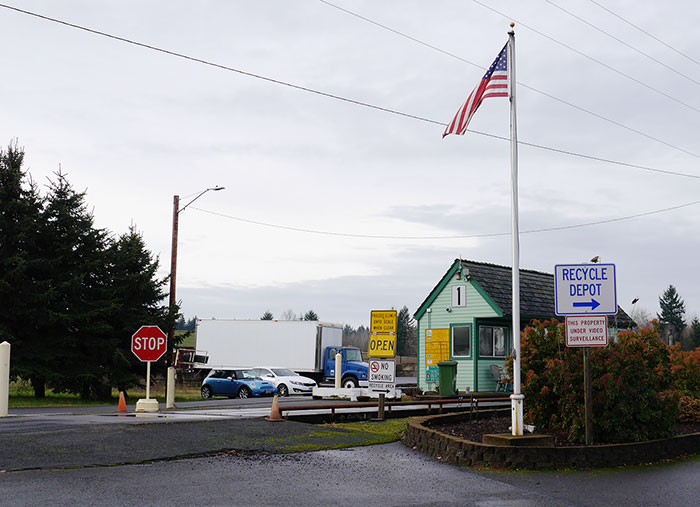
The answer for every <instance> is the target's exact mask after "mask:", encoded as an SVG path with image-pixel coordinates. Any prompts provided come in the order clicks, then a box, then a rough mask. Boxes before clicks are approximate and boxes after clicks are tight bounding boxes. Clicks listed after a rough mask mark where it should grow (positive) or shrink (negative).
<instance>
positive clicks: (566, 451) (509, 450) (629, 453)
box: [403, 413, 700, 470]
mask: <svg viewBox="0 0 700 507" xmlns="http://www.w3.org/2000/svg"><path fill="white" fill-rule="evenodd" d="M486 416H488V414H484V415H482V417H486ZM467 418H469V414H465V413H461V414H447V415H433V416H425V417H417V418H413V419H411V420H409V422H408V427H407V429H406V436H405V438H404V440H403V443H404V444H405V445H407V446H409V447H412V448H414V449H416V450H419V451H422V452H424V453H426V454H430V455H432V456H435V457H436V458H438V459H440V460H442V461H446V462H448V463H453V464H456V465H466V466H475V467H495V468H517V469H530V470H556V469H565V468H578V469H588V468H603V467H618V466H633V465H640V464H644V463H654V462H659V461H663V460H669V459H675V458H679V457H681V456H685V455H691V454H700V433H693V434H690V435H681V436H676V437H671V438H665V439H660V440H651V441H648V442H637V443H627V444H606V445H592V446H566V447H506V446H495V445H488V444H482V443H478V442H471V441H469V440H464V439H461V438H457V437H454V436H451V435H447V434H445V433H440V432H438V431H435V430H433V429H431V428H430V427H429V424H430V423H431V422H440V423H449V422H451V421H455V422H456V421H462V420H464V419H467Z"/></svg>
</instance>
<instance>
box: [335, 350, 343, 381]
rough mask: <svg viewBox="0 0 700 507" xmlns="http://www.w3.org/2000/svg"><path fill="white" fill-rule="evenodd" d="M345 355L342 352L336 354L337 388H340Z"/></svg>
mask: <svg viewBox="0 0 700 507" xmlns="http://www.w3.org/2000/svg"><path fill="white" fill-rule="evenodd" d="M342 370H343V356H342V355H340V353H338V354H336V355H335V388H336V389H340V380H341V378H340V377H341V375H342V373H343V371H342Z"/></svg>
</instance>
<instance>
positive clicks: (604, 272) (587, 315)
mask: <svg viewBox="0 0 700 507" xmlns="http://www.w3.org/2000/svg"><path fill="white" fill-rule="evenodd" d="M554 297H555V300H556V305H555V310H554V311H555V313H556V314H557V315H565V316H566V346H567V347H583V397H584V418H585V424H586V445H591V444H592V443H593V387H592V380H591V360H590V347H605V346H606V345H607V344H608V318H607V315H617V287H616V281H615V265H614V264H557V265H556V266H554Z"/></svg>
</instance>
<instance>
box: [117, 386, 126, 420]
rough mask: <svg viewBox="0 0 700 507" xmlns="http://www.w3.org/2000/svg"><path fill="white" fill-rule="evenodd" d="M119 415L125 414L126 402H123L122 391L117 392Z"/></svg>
mask: <svg viewBox="0 0 700 507" xmlns="http://www.w3.org/2000/svg"><path fill="white" fill-rule="evenodd" d="M118 411H119V415H124V414H125V413H126V401H125V400H124V391H119V408H118Z"/></svg>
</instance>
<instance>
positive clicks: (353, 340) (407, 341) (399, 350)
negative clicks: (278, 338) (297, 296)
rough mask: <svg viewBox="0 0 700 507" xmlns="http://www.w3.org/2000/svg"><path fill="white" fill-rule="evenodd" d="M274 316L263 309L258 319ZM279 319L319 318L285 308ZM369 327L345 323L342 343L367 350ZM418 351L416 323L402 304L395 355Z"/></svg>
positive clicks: (311, 314)
mask: <svg viewBox="0 0 700 507" xmlns="http://www.w3.org/2000/svg"><path fill="white" fill-rule="evenodd" d="M274 319H275V316H274V315H273V313H272V312H271V311H269V310H267V311H265V313H263V314H262V316H261V317H260V320H274ZM280 320H319V317H318V315H317V314H316V312H314V311H313V310H309V311H308V312H306V313H304V314H297V313H295V312H294V311H292V310H291V309H290V310H286V311H285V312H283V313H282V317H281V319H280ZM369 333H370V329H369V327H365V326H363V325H361V326H359V327H358V328H357V329H355V328H354V327H352V326H350V325H348V324H346V325H345V326H344V327H343V345H348V346H352V347H357V348H359V349H360V350H362V351H363V352H367V348H368V346H369ZM417 353H418V341H417V336H416V323H415V321H414V320H413V318H412V317H411V314H410V312H409V311H408V307H407V306H404V307H403V308H402V309H401V310H400V311H399V312H398V313H397V322H396V355H399V356H415V355H417Z"/></svg>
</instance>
